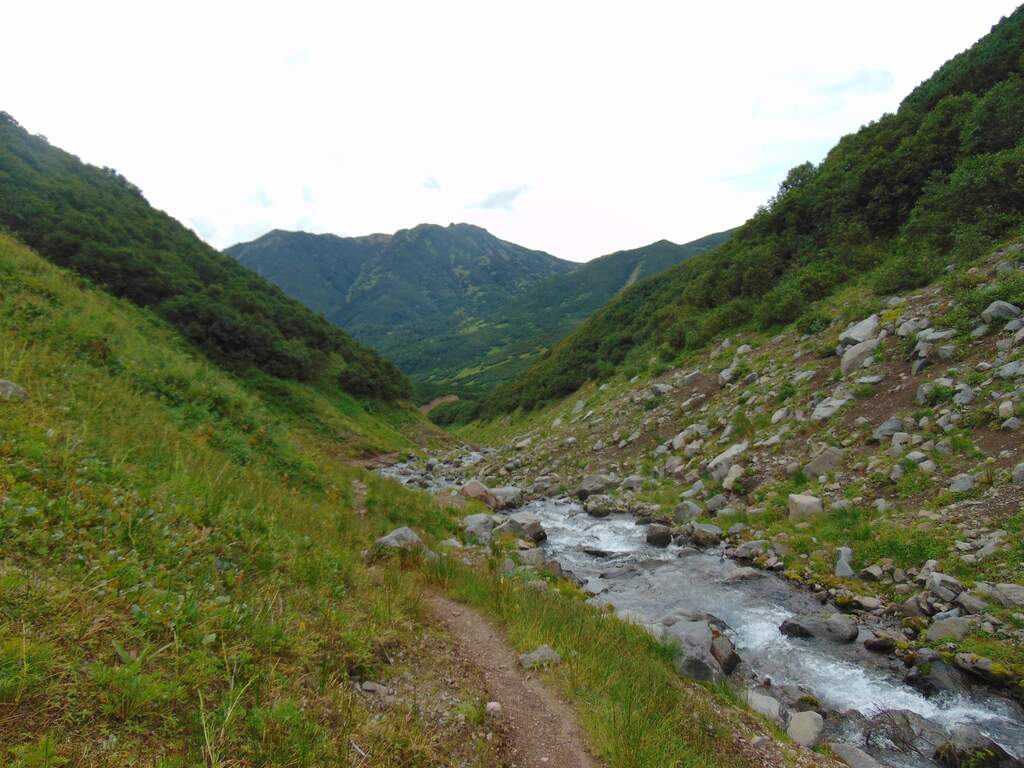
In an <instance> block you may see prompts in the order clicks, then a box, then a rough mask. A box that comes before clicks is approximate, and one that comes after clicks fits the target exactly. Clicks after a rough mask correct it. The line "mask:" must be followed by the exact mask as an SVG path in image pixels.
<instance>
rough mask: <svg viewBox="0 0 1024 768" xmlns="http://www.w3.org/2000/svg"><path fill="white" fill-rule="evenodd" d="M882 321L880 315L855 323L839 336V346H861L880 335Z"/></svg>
mask: <svg viewBox="0 0 1024 768" xmlns="http://www.w3.org/2000/svg"><path fill="white" fill-rule="evenodd" d="M879 324H880V320H879V317H878V315H871V316H870V317H866V318H864V319H863V320H861V321H860V322H859V323H854V324H853V325H851V326H850V327H848V328H847V329H846V330H845V331H843V332H842V333H841V334H840V335H839V344H840V345H842V346H850V345H856V344H861V343H863V342H865V341H868V340H869V339H873V338H875V336H877V335H878V328H879Z"/></svg>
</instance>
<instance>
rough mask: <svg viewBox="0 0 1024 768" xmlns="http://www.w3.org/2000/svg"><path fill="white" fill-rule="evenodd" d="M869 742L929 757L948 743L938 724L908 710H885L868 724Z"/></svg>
mask: <svg viewBox="0 0 1024 768" xmlns="http://www.w3.org/2000/svg"><path fill="white" fill-rule="evenodd" d="M868 727H869V732H870V734H871V740H872V741H875V740H876V739H877V740H879V741H881V742H885V741H888V742H890V743H891V744H892V745H893V746H894V747H895V748H896V750H897V751H900V752H909V753H913V752H916V753H918V754H920V755H932V754H934V753H935V750H936V749H937V748H938V746H939V745H940V744H943V743H944V742H946V741H947V740H948V737H947V736H946V732H945V731H944V730H943V729H942V726H940V725H939V724H938V723H935V722H933V721H932V720H929V719H928V718H926V717H922V716H921V715H919V714H917V713H916V712H911V711H910V710H909V709H887V710H883V711H882V712H879V713H878V714H876V715H874V716H873V717H872V718H870V720H868Z"/></svg>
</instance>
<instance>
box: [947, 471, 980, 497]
mask: <svg viewBox="0 0 1024 768" xmlns="http://www.w3.org/2000/svg"><path fill="white" fill-rule="evenodd" d="M974 482H975V480H974V475H970V474H967V473H966V472H964V473H962V474H959V475H956V476H955V477H953V478H952V479H951V480H950V481H949V490H950V491H952V492H953V493H967V492H968V491H970V490H973V488H974Z"/></svg>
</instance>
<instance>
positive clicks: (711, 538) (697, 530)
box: [690, 523, 722, 547]
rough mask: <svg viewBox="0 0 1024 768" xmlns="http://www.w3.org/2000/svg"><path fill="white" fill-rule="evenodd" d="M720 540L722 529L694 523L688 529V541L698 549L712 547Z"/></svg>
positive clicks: (709, 524)
mask: <svg viewBox="0 0 1024 768" xmlns="http://www.w3.org/2000/svg"><path fill="white" fill-rule="evenodd" d="M721 540H722V529H721V528H719V527H718V526H717V525H712V524H711V523H694V524H693V525H692V526H691V528H690V541H692V542H693V543H694V544H696V545H697V546H699V547H713V546H715V545H716V544H718V543H719V542H720V541H721Z"/></svg>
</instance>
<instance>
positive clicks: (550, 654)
mask: <svg viewBox="0 0 1024 768" xmlns="http://www.w3.org/2000/svg"><path fill="white" fill-rule="evenodd" d="M519 663H520V664H521V665H522V666H523V667H524V668H526V669H536V668H538V667H550V666H555V665H556V664H561V663H562V657H561V656H559V655H558V651H556V650H555V649H554V648H552V647H551V646H550V645H542V646H540V647H539V648H537V649H536V650H535V651H531V652H530V653H523V654H520V656H519Z"/></svg>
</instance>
